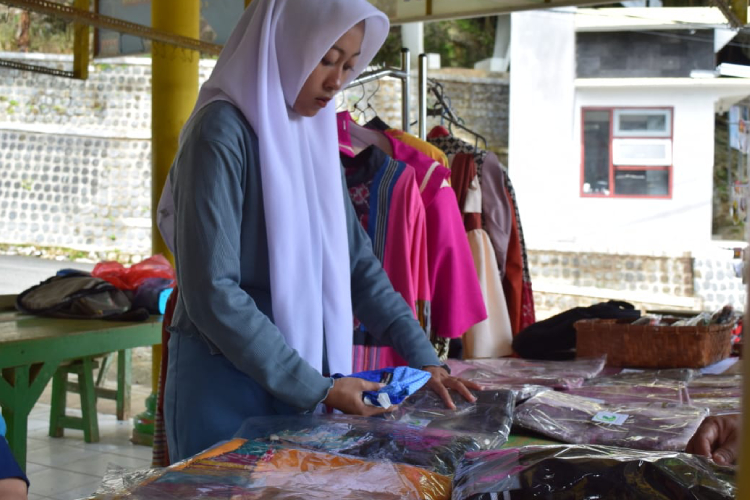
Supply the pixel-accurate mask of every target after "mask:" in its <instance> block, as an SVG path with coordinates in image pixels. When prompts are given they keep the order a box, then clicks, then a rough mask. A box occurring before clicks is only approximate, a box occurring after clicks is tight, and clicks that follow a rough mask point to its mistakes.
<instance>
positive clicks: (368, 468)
mask: <svg viewBox="0 0 750 500" xmlns="http://www.w3.org/2000/svg"><path fill="white" fill-rule="evenodd" d="M141 477H147V479H146V480H140V481H137V482H136V485H135V486H129V487H126V488H125V491H116V492H115V493H119V494H121V495H122V497H116V498H128V499H129V500H146V499H148V500H154V499H175V498H191V499H205V500H209V499H217V498H243V499H250V498H253V499H261V498H263V499H271V498H276V499H288V500H291V499H302V498H304V499H305V500H318V499H320V500H323V499H326V500H328V499H330V498H337V499H341V500H360V499H362V500H365V499H367V500H370V499H380V500H400V499H410V500H423V499H426V500H449V499H450V487H451V479H450V477H448V476H444V475H441V474H437V473H434V472H431V471H428V470H425V469H421V468H419V467H414V466H410V465H404V464H396V463H393V462H388V461H384V460H363V459H360V458H353V457H346V456H342V455H336V454H332V453H325V452H321V451H315V450H303V449H298V448H290V447H287V446H283V445H280V444H269V443H262V442H255V441H245V440H244V439H234V440H232V441H229V442H227V443H224V444H221V445H218V446H216V447H214V448H211V449H209V450H208V451H206V452H204V453H201V454H200V455H198V456H196V457H194V458H192V459H189V460H187V461H185V462H181V463H179V464H175V465H173V466H171V467H168V468H167V469H163V470H159V471H154V473H153V474H150V475H149V474H145V475H144V474H142V475H141ZM106 479H107V478H105V481H106ZM123 483H126V482H124V481H123ZM131 484H132V483H131ZM94 498H110V497H109V496H103V495H101V496H99V497H96V496H95V497H94Z"/></svg>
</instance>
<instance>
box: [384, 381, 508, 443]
mask: <svg viewBox="0 0 750 500" xmlns="http://www.w3.org/2000/svg"><path fill="white" fill-rule="evenodd" d="M472 393H473V394H474V395H475V396H476V398H477V400H476V401H475V402H473V403H472V402H469V401H466V399H464V397H463V396H461V395H459V394H458V393H457V392H455V391H453V390H451V391H450V394H451V397H452V398H453V402H454V403H455V405H456V409H455V410H450V409H448V408H446V407H445V403H444V402H443V400H442V399H440V396H438V395H437V394H436V393H435V392H433V391H430V390H421V391H419V392H417V393H416V394H414V395H413V396H412V397H410V398H409V399H407V400H406V401H404V402H403V403H402V404H401V405H400V406H399V407H398V409H397V410H395V411H393V412H390V413H386V414H385V415H384V417H385V418H387V419H390V420H395V421H397V422H400V423H402V424H409V425H414V426H418V427H425V428H427V429H442V430H445V431H450V432H455V433H462V434H466V435H471V436H474V437H475V438H476V439H477V440H478V441H479V443H480V445H481V447H482V448H483V449H488V448H498V447H500V446H502V445H503V444H505V442H506V441H507V440H508V435H509V434H510V428H511V426H512V425H513V408H514V406H515V393H514V392H513V391H509V390H502V389H501V390H486V391H472Z"/></svg>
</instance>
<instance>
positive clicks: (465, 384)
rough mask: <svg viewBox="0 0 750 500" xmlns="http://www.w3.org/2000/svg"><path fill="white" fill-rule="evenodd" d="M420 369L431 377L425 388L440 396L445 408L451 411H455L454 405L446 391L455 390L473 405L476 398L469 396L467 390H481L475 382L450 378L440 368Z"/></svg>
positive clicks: (448, 374)
mask: <svg viewBox="0 0 750 500" xmlns="http://www.w3.org/2000/svg"><path fill="white" fill-rule="evenodd" d="M422 369H423V370H424V371H426V372H430V374H431V375H432V377H431V378H430V380H429V381H428V382H427V387H429V388H430V389H432V390H433V391H435V392H436V393H437V395H438V396H440V398H441V399H442V400H443V401H444V402H445V406H447V407H448V408H450V409H451V410H455V409H456V405H455V404H454V403H453V400H452V399H451V395H450V393H449V392H448V389H453V390H455V391H456V392H458V393H459V394H460V395H461V396H463V397H464V398H465V399H466V401H470V402H472V403H473V402H474V401H476V399H477V398H475V397H474V396H473V395H472V394H471V392H470V391H469V389H474V390H476V391H478V390H480V389H481V388H482V387H481V386H480V385H479V384H477V383H476V382H472V381H470V380H464V379H462V378H458V377H452V376H451V374H450V373H448V372H447V371H446V370H445V368H443V367H442V366H425V367H423V368H422Z"/></svg>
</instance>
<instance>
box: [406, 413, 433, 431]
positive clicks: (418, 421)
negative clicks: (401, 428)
mask: <svg viewBox="0 0 750 500" xmlns="http://www.w3.org/2000/svg"><path fill="white" fill-rule="evenodd" d="M399 422H401V423H402V424H407V425H413V426H414V427H422V428H424V427H427V426H428V425H430V422H432V420H430V419H429V418H418V417H412V416H409V415H408V414H407V415H404V416H403V417H401V419H400V420H399Z"/></svg>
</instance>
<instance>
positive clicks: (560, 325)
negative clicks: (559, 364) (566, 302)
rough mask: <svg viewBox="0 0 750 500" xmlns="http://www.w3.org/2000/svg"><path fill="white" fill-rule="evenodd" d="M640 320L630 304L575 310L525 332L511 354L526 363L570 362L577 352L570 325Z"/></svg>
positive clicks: (546, 320)
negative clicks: (589, 320) (592, 320)
mask: <svg viewBox="0 0 750 500" xmlns="http://www.w3.org/2000/svg"><path fill="white" fill-rule="evenodd" d="M640 317H641V312H640V311H638V310H636V309H635V307H634V306H633V304H630V303H628V302H622V301H619V300H610V301H609V302H601V303H599V304H594V305H593V306H589V307H574V308H573V309H569V310H567V311H565V312H561V313H560V314H558V315H556V316H552V317H551V318H547V319H545V320H543V321H539V322H537V323H534V324H533V325H529V326H527V327H526V328H524V329H523V330H522V331H521V332H520V333H519V334H518V335H516V337H515V338H514V339H513V350H514V351H515V352H516V353H517V354H518V355H519V356H521V357H522V358H527V359H557V360H564V359H573V358H575V348H576V330H575V328H574V327H573V324H574V323H575V322H576V321H578V320H579V319H621V318H625V319H630V320H633V321H635V320H636V319H638V318H640Z"/></svg>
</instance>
